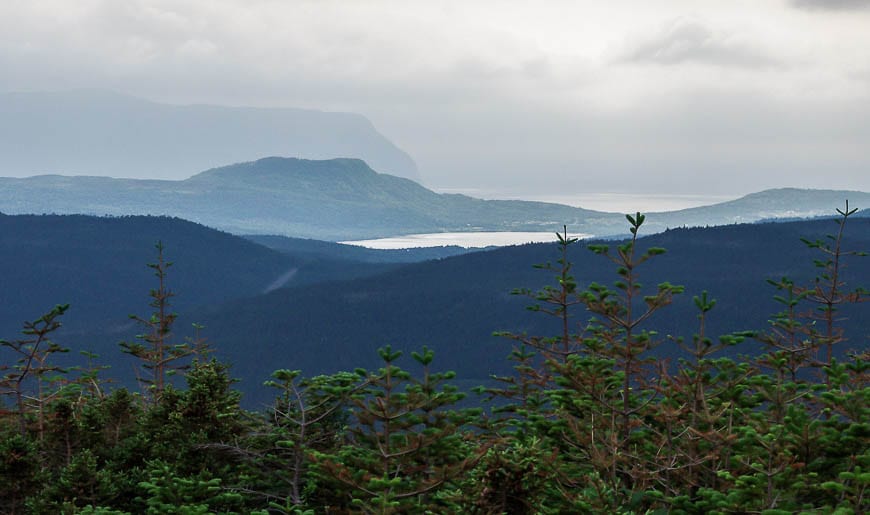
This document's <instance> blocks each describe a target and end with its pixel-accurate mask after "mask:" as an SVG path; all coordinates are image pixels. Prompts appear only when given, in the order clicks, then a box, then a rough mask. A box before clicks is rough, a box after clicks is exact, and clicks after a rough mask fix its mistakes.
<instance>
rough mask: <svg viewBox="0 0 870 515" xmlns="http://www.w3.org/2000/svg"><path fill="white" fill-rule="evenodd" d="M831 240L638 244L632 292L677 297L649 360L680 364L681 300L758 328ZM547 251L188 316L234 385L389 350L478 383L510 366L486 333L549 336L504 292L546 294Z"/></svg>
mask: <svg viewBox="0 0 870 515" xmlns="http://www.w3.org/2000/svg"><path fill="white" fill-rule="evenodd" d="M835 229H836V227H835V226H834V225H833V224H832V222H831V221H830V220H819V221H812V222H797V223H782V224H752V225H736V226H726V227H716V228H709V229H701V228H696V229H677V230H671V231H668V232H665V233H662V234H658V235H654V236H649V237H647V238H643V239H642V240H641V243H640V245H641V248H646V247H651V246H663V247H665V248H667V249H668V253H667V254H665V255H664V256H661V257H660V258H658V259H656V260H653V261H651V262H650V263H649V265H644V266H642V267H641V268H640V270H639V272H640V274H641V281H642V282H643V283H644V284H647V285H648V286H650V287H652V288H654V287H655V286H654V285H655V284H657V283H660V282H663V281H670V282H672V283H675V284H682V285H685V286H686V293H685V294H684V295H682V296H679V297H678V298H677V299H676V301H675V303H674V305H673V306H671V307H669V308H667V309H666V310H664V311H663V312H661V313H660V314H658V315H656V316H655V317H653V319H651V324H650V326H648V327H649V328H651V329H655V330H658V331H659V332H660V334H661V335H662V339H663V343H662V346H661V347H659V349H658V350H657V351H656V352H655V354H656V355H657V356H658V357H659V358H660V359H664V358H666V357H671V358H673V357H675V356H676V355H678V354H679V352H678V350H677V346H676V344H675V343H674V342H672V341H669V340H667V339H666V338H664V335H674V336H675V337H677V336H681V337H685V338H687V339H691V336H692V334H693V333H695V332H697V325H696V324H697V319H696V315H697V313H696V309H695V308H694V305H693V302H692V297H693V296H694V295H699V294H700V293H701V292H702V291H704V290H707V291H709V292H710V295H711V296H712V297H714V298H717V299H718V300H719V303H718V304H717V306H716V308H715V309H714V310H713V312H712V313H711V314H710V317H709V319H708V329H709V331H710V332H709V333H708V334H710V335H713V336H714V337H715V336H716V335H719V334H724V333H726V332H732V331H738V330H747V329H752V330H759V329H764V328H765V327H766V326H767V321H768V320H769V318H770V316H771V315H772V314H773V313H775V312H777V311H779V310H780V306H779V305H778V304H777V303H776V302H775V301H774V300H773V298H772V297H773V295H774V294H775V290H774V289H773V288H772V287H770V286H769V285H768V284H767V283H766V282H765V279H779V278H780V277H783V276H789V277H791V278H793V279H794V280H795V281H799V282H800V281H808V280H809V279H810V278H811V277H812V276H813V274H815V273H816V269H815V268H814V267H813V264H812V259H813V258H814V257H818V256H817V255H816V254H815V253H814V252H813V251H811V250H809V249H807V248H806V246H805V245H803V244H802V243H801V242H800V241H799V238H801V237H808V238H810V239H816V238H824V234H826V233H828V232H832V231H834V230H835ZM845 246H846V248H849V249H862V250H863V249H870V220H867V219H855V220H853V221H850V226H849V229H848V231H847V238H846V241H845ZM555 251H556V249H555V246H554V245H553V244H543V245H525V246H520V247H506V248H501V249H498V250H494V251H488V252H477V253H472V254H467V255H462V256H456V257H452V258H447V259H442V260H439V261H433V262H426V263H420V264H415V265H408V266H405V267H402V268H399V269H396V270H393V271H391V272H390V273H388V274H386V275H382V276H376V277H370V278H364V279H358V280H352V281H336V282H326V283H320V284H314V285H308V286H301V287H296V288H287V289H281V290H277V291H273V292H271V293H269V294H267V295H263V296H259V297H256V298H250V299H245V300H242V301H237V302H231V303H229V304H227V305H225V306H222V307H219V308H218V309H214V310H207V311H204V312H200V313H197V314H196V315H195V316H196V318H197V320H199V321H201V322H203V323H204V324H206V326H207V327H208V328H209V329H208V331H209V334H210V336H211V337H212V339H213V342H214V344H215V346H216V348H217V349H219V353H220V355H222V356H224V357H226V358H227V359H229V360H230V361H231V362H233V363H234V370H236V373H237V374H239V375H240V376H241V377H245V378H251V377H265V375H267V374H268V372H269V370H267V368H268V367H272V366H275V365H276V364H278V363H280V364H281V366H283V367H288V368H300V369H303V370H304V372H305V373H307V374H314V373H320V372H329V371H336V370H345V369H349V368H352V367H356V366H376V365H377V357H376V354H375V349H376V348H377V347H380V346H383V345H386V344H391V345H393V347H394V348H401V349H405V350H413V349H418V348H419V347H421V346H422V345H427V346H429V347H430V348H433V349H435V350H436V355H437V356H438V358H437V362H438V363H439V367H444V368H447V369H453V370H456V371H457V372H458V373H459V375H460V377H461V378H464V379H474V380H478V381H484V380H486V378H487V377H489V375H490V374H493V373H503V372H506V371H507V369H508V367H509V363H508V362H506V361H505V359H504V357H505V356H506V355H507V354H508V352H509V350H510V347H511V343H510V342H509V341H506V340H504V339H503V338H496V337H493V336H492V332H493V331H495V330H507V331H513V332H528V333H530V334H545V335H552V334H558V333H559V324H558V322H557V321H556V320H555V319H551V318H548V317H546V316H545V315H541V314H536V313H531V312H529V311H527V310H525V309H524V307H525V306H526V305H528V304H530V303H531V301H530V300H529V299H526V298H522V297H517V296H512V295H510V293H509V292H510V291H511V290H512V289H514V288H517V287H529V288H532V289H537V288H540V287H541V286H543V285H544V284H552V281H553V278H552V273H550V272H541V271H540V270H535V269H533V268H532V266H531V265H532V264H533V263H539V262H545V261H554V260H555V259H556V258H557V255H556V252H555ZM570 258H571V259H572V260H573V261H574V263H575V267H574V274H575V276H576V278H577V280H578V282H579V284H581V285H588V284H589V283H591V282H593V281H597V282H601V283H606V284H610V283H612V282H613V281H615V280H616V279H617V276H616V274H615V273H614V270H613V268H612V266H611V265H610V264H609V263H608V262H607V261H606V260H605V259H603V258H601V257H600V256H596V255H593V254H592V253H591V252H589V251H588V250H586V249H585V245H582V244H580V245H577V246H575V247H574V248H572V252H571V256H570ZM846 263H847V266H846V268H845V269H844V270H843V278H844V280H845V281H847V283H848V284H849V285H851V286H852V287H853V288H854V287H857V286H859V285H863V286H865V287H866V286H867V285H868V284H870V266H868V264H867V263H865V262H863V261H861V260H860V258H854V259H850V260H847V261H846ZM841 315H843V316H847V317H850V318H851V319H850V320H849V321H848V322H846V325H847V326H848V327H849V329H850V331H849V334H850V335H851V336H852V338H853V339H852V341H851V342H850V344H849V345H850V346H852V348H866V347H867V345H868V343H870V317H868V316H867V304H863V305H858V306H849V307H846V308H844V309H843V310H842V311H841ZM586 319H587V315H586V314H584V313H583V312H582V310H578V311H577V312H575V318H574V320H575V322H576V323H584V322H585V321H586ZM251 328H256V333H255V334H252V333H251ZM240 342H251V343H252V344H255V345H256V346H257V349H258V350H257V354H258V355H267V356H270V361H269V363H268V364H263V363H262V362H260V361H258V360H252V359H250V357H249V354H250V349H248V348H247V347H245V346H242V347H239V346H238V344H239V343H240ZM237 349H247V350H243V351H239V350H237ZM758 349H759V344H758V343H757V342H747V343H746V344H744V345H742V346H739V347H738V348H736V349H735V352H738V353H743V354H755V353H756V352H758Z"/></svg>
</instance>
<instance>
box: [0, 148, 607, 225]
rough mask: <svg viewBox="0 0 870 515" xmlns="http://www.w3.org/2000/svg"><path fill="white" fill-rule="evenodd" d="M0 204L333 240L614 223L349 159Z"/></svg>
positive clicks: (47, 182)
mask: <svg viewBox="0 0 870 515" xmlns="http://www.w3.org/2000/svg"><path fill="white" fill-rule="evenodd" d="M0 198H2V199H4V203H3V206H2V210H3V211H4V212H6V213H7V214H16V213H85V214H96V215H103V214H110V215H126V214H153V215H167V216H178V217H182V218H185V219H188V220H192V221H195V222H197V223H202V224H205V225H208V226H210V227H215V228H218V229H222V230H226V231H230V232H234V233H237V234H239V233H240V234H280V235H286V236H296V237H306V238H316V239H321V240H333V241H336V240H343V239H355V238H368V237H379V236H391V235H395V234H403V233H419V232H440V231H452V230H469V229H472V228H475V227H480V228H486V229H491V230H550V229H552V228H555V227H561V224H563V223H568V224H569V225H571V227H578V228H579V227H580V226H582V227H591V226H592V225H595V226H596V227H604V226H603V225H602V224H603V223H606V221H607V220H611V221H612V220H618V219H620V218H621V217H620V216H617V215H613V214H603V213H596V212H594V211H588V210H584V209H577V208H572V207H568V206H562V205H558V204H545V203H540V202H522V201H498V200H479V199H474V198H471V197H465V196H462V195H441V194H438V193H435V192H433V191H430V190H428V189H426V188H424V187H422V186H420V185H419V184H417V183H415V182H413V181H411V180H408V179H403V178H400V177H394V176H392V175H386V174H379V173H377V172H375V171H374V170H372V169H371V168H369V167H368V166H367V165H366V164H365V163H364V162H363V161H360V160H358V159H330V160H325V161H311V160H305V159H295V158H277V157H272V158H264V159H260V160H257V161H254V162H251V163H240V164H236V165H231V166H225V167H220V168H215V169H212V170H207V171H205V172H202V173H200V174H198V175H195V176H193V177H191V178H189V179H186V180H184V181H157V180H151V181H142V180H133V179H110V178H107V177H66V176H58V175H48V176H36V177H29V178H24V179H12V178H0ZM598 222H601V224H599V223H598Z"/></svg>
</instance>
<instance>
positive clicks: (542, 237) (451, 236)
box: [339, 232, 592, 249]
mask: <svg viewBox="0 0 870 515" xmlns="http://www.w3.org/2000/svg"><path fill="white" fill-rule="evenodd" d="M569 236H571V237H574V238H590V237H592V235H591V234H569ZM548 241H556V234H555V233H552V232H438V233H430V234H407V235H405V236H393V237H390V238H378V239H375V240H355V241H342V242H339V243H344V244H347V245H357V246H360V247H368V248H370V249H408V248H418V247H443V246H447V245H456V246H458V247H465V248H483V247H493V246H496V247H503V246H505V245H522V244H524V243H542V242H548Z"/></svg>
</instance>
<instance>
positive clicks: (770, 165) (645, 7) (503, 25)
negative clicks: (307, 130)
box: [0, 0, 870, 198]
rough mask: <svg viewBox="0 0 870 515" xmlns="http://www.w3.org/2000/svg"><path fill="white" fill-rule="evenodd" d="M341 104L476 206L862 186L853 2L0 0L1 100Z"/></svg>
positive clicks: (862, 92) (863, 125)
mask: <svg viewBox="0 0 870 515" xmlns="http://www.w3.org/2000/svg"><path fill="white" fill-rule="evenodd" d="M68 88H101V89H111V90H115V91H118V92H122V93H127V94H132V95H137V96H141V97H144V98H148V99H151V100H156V101H162V102H170V103H177V104H189V103H211V104H220V105H236V106H261V107H268V106H275V107H279V106H280V107H301V108H311V109H319V110H326V111H350V112H356V113H360V114H362V115H365V116H366V117H368V118H369V119H370V120H371V121H372V122H373V123H374V124H375V126H376V127H377V128H378V130H379V131H380V132H381V133H383V134H384V135H385V136H387V137H388V138H389V139H391V140H392V141H393V142H395V143H396V144H397V145H398V146H399V147H401V148H402V149H404V150H405V151H407V152H408V153H409V154H410V155H411V156H412V157H413V158H414V159H415V161H416V162H417V164H418V167H419V169H420V174H421V175H422V177H423V182H424V183H425V184H426V185H427V186H429V187H432V188H435V189H439V190H441V191H461V192H468V193H473V194H477V195H479V196H483V197H495V196H502V197H527V198H532V197H536V198H541V197H546V196H547V195H560V196H562V197H565V196H570V195H580V194H595V193H607V192H620V193H625V194H647V193H649V194H656V193H671V194H679V195H719V196H728V195H738V194H744V193H749V192H752V191H758V190H761V189H765V188H772V187H783V186H794V187H812V188H833V189H858V190H864V191H867V190H870V0H750V1H743V0H721V1H712V0H691V1H677V0H657V1H647V0H635V1H627V0H609V1H608V2H600V1H595V2H593V1H588V2H587V1H578V0H574V1H564V0H547V1H531V0H529V1H514V0H475V1H469V0H460V1H452V0H437V1H431V0H429V1H425V2H424V1H417V0H345V1H338V0H76V1H74V2H71V1H69V0H2V1H0V91H44V90H61V89H68Z"/></svg>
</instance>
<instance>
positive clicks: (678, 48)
mask: <svg viewBox="0 0 870 515" xmlns="http://www.w3.org/2000/svg"><path fill="white" fill-rule="evenodd" d="M622 58H623V60H625V61H629V62H641V63H642V62H651V63H656V64H664V65H671V64H680V63H686V62H695V63H706V64H712V65H717V66H735V67H745V68H763V67H769V66H775V65H777V64H778V63H777V61H776V60H774V59H772V58H771V57H770V56H768V55H767V54H766V53H765V52H764V51H763V50H761V49H758V48H755V47H753V46H750V45H749V44H748V43H747V42H746V41H743V40H741V39H740V38H739V37H738V36H737V35H736V34H732V33H728V32H724V31H714V30H713V29H712V28H710V27H709V26H707V25H706V24H704V23H703V22H701V21H699V20H695V19H691V18H677V19H675V20H672V21H670V22H668V23H667V24H665V25H664V26H663V27H662V28H661V30H659V32H658V33H657V34H655V35H653V36H651V37H646V38H643V39H641V40H639V41H637V42H635V43H633V44H630V45H629V49H628V50H627V51H626V52H625V53H624V54H623V56H622Z"/></svg>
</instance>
